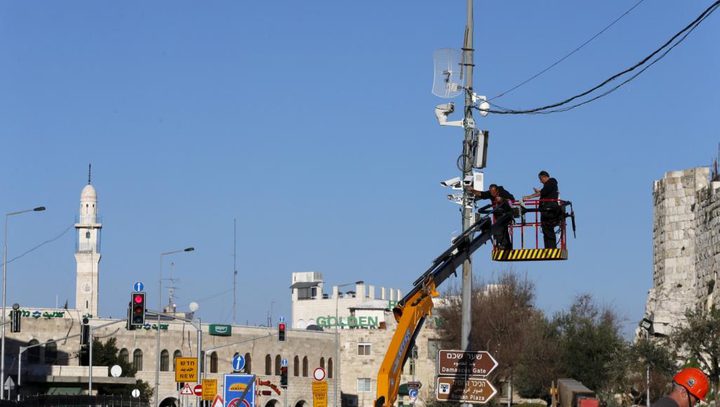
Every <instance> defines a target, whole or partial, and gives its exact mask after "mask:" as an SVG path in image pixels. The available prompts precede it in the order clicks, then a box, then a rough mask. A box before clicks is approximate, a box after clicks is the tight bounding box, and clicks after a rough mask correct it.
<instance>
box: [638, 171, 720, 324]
mask: <svg viewBox="0 0 720 407" xmlns="http://www.w3.org/2000/svg"><path fill="white" fill-rule="evenodd" d="M709 173H710V171H709V168H704V167H701V168H692V169H688V170H684V171H672V172H668V173H666V174H665V176H664V177H663V178H662V179H661V180H658V181H655V184H654V186H653V204H654V214H653V287H652V288H651V289H650V291H649V293H648V299H647V303H646V311H645V314H646V315H645V316H646V318H648V319H650V320H652V321H653V330H654V332H655V333H656V334H660V335H669V334H670V333H671V331H672V329H673V328H674V327H676V326H678V325H679V324H681V323H682V322H683V321H684V319H685V317H684V314H685V311H686V310H687V309H688V308H691V307H694V306H697V305H700V304H702V305H709V304H713V303H717V300H714V299H713V291H714V286H715V281H716V278H717V276H716V274H717V272H718V265H720V232H719V229H720V228H719V227H718V226H720V216H718V215H720V194H718V189H720V183H719V182H712V183H711V182H709Z"/></svg>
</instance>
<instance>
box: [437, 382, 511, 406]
mask: <svg viewBox="0 0 720 407" xmlns="http://www.w3.org/2000/svg"><path fill="white" fill-rule="evenodd" d="M435 392H436V397H437V400H438V401H457V402H461V403H478V404H485V403H487V402H488V401H490V399H491V398H493V396H495V394H496V393H497V390H496V389H495V387H493V385H492V384H491V383H490V382H489V381H488V380H487V379H474V378H468V379H455V378H453V377H438V378H437V386H435Z"/></svg>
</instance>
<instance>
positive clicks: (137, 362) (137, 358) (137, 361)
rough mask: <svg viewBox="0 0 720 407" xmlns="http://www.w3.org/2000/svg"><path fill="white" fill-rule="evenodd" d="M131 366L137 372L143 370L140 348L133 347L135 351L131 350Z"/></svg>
mask: <svg viewBox="0 0 720 407" xmlns="http://www.w3.org/2000/svg"><path fill="white" fill-rule="evenodd" d="M132 365H133V368H135V371H137V372H139V371H141V370H143V353H142V351H141V350H140V349H135V352H133V363H132Z"/></svg>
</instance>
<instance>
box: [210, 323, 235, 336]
mask: <svg viewBox="0 0 720 407" xmlns="http://www.w3.org/2000/svg"><path fill="white" fill-rule="evenodd" d="M210 335H214V336H230V335H232V325H220V324H210Z"/></svg>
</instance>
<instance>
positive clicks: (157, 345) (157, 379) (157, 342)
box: [155, 247, 195, 407]
mask: <svg viewBox="0 0 720 407" xmlns="http://www.w3.org/2000/svg"><path fill="white" fill-rule="evenodd" d="M194 250H195V248H194V247H186V248H184V249H179V250H172V251H169V252H163V253H160V274H159V277H158V310H157V327H156V331H155V405H156V406H157V407H160V314H162V266H163V257H165V256H169V255H171V254H176V253H182V252H191V251H194Z"/></svg>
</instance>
